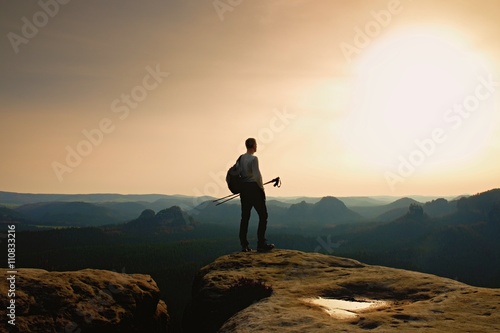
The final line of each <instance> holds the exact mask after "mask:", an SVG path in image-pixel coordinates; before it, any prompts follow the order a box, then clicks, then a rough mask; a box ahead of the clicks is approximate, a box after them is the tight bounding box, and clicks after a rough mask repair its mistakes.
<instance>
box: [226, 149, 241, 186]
mask: <svg viewBox="0 0 500 333" xmlns="http://www.w3.org/2000/svg"><path fill="white" fill-rule="evenodd" d="M240 159H241V156H240V157H239V158H238V159H237V160H236V163H235V164H234V165H233V166H232V167H230V168H229V170H227V174H226V183H227V187H228V188H229V191H231V193H233V194H238V193H241V187H242V183H243V181H242V177H241V168H240Z"/></svg>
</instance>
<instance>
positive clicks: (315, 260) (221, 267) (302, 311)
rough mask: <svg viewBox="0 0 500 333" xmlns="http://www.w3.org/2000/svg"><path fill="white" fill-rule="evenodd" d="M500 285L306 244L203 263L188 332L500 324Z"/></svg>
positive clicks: (467, 328) (484, 327) (499, 328)
mask: <svg viewBox="0 0 500 333" xmlns="http://www.w3.org/2000/svg"><path fill="white" fill-rule="evenodd" d="M499 310H500V289H486V288H477V287H472V286H468V285H465V284H462V283H460V282H457V281H454V280H450V279H446V278H441V277H437V276H434V275H430V274H423V273H417V272H412V271H406V270H401V269H393V268H387V267H380V266H370V265H366V264H363V263H360V262H358V261H355V260H351V259H345V258H338V257H333V256H327V255H322V254H318V253H303V252H298V251H289V250H277V251H273V252H270V253H258V252H252V253H235V254H230V255H227V256H223V257H221V258H219V259H217V260H216V261H215V262H213V263H212V264H210V265H208V266H206V267H204V268H202V269H201V270H200V272H199V273H198V275H197V276H196V278H195V280H194V284H193V295H192V301H191V304H190V305H189V306H188V308H187V309H186V314H185V317H184V328H185V333H191V332H204V333H210V332H219V333H243V332H245V333H246V332H252V333H259V332H261V333H268V332H286V333H290V332H301V333H303V332H308V333H319V332H321V333H323V332H324V333H327V332H328V333H330V332H363V331H374V332H500V313H499Z"/></svg>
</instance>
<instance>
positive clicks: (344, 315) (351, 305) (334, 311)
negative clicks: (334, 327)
mask: <svg viewBox="0 0 500 333" xmlns="http://www.w3.org/2000/svg"><path fill="white" fill-rule="evenodd" d="M304 301H305V302H306V303H309V304H313V305H317V306H319V307H321V308H322V309H323V310H324V311H325V312H326V313H328V314H329V315H330V316H332V317H333V318H337V319H349V318H356V317H357V316H358V312H365V311H366V310H374V309H378V308H381V307H384V306H386V305H388V303H387V302H384V301H375V300H368V299H367V300H362V301H344V300H341V299H331V298H323V297H318V298H306V299H304Z"/></svg>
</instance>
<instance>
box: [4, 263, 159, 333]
mask: <svg viewBox="0 0 500 333" xmlns="http://www.w3.org/2000/svg"><path fill="white" fill-rule="evenodd" d="M0 274H1V276H2V277H9V276H11V274H10V273H9V272H8V271H7V270H6V269H1V270H0ZM14 276H15V281H14V280H12V281H10V282H14V284H12V285H11V283H10V282H9V283H1V284H0V295H2V297H1V298H0V306H1V310H0V313H1V316H2V318H3V320H2V321H1V323H0V331H2V332H8V331H10V332H16V331H17V332H23V333H28V332H44V333H49V332H65V333H66V332H71V333H80V332H81V333H84V332H93V333H96V332H106V333H112V332H117V333H118V332H120V333H125V332H126V333H135V332H137V333H139V332H158V333H160V332H161V333H165V332H168V328H167V327H168V321H169V315H168V312H167V306H166V304H165V303H164V302H163V301H162V300H160V290H159V289H158V286H157V285H156V283H155V281H154V280H153V279H152V278H151V277H150V276H149V275H142V274H130V275H129V274H120V273H116V272H111V271H105V270H96V269H85V270H80V271H74V272H48V271H45V270H41V269H19V270H18V271H17V273H16V274H14ZM13 286H15V288H11V287H13ZM9 289H11V290H15V291H14V293H15V296H14V295H9V296H13V297H6V296H8V294H9ZM10 300H15V303H14V304H15V310H14V311H11V310H8V313H7V314H9V313H11V312H12V313H15V321H11V320H12V319H13V318H14V317H13V316H12V314H11V316H10V318H8V317H7V314H5V310H6V309H7V307H8V306H9V304H10ZM6 318H7V319H6ZM8 320H9V321H10V323H9V321H8ZM13 323H15V326H14V325H12V324H13Z"/></svg>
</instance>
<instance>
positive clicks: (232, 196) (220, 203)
mask: <svg viewBox="0 0 500 333" xmlns="http://www.w3.org/2000/svg"><path fill="white" fill-rule="evenodd" d="M239 196H240V194H239V193H236V194H231V195H230V197H231V198H229V199H226V200H224V201H221V202H218V203H217V204H216V206H219V205H222V204H223V203H224V202H228V201H229V200H233V199H236V198H237V197H239ZM226 198H227V197H226Z"/></svg>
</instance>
